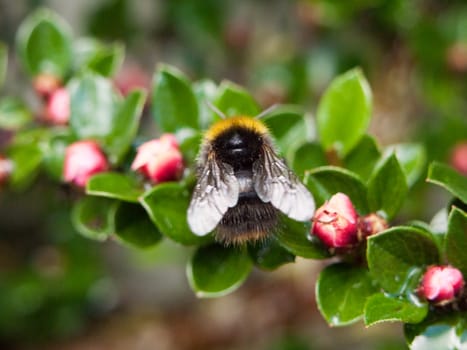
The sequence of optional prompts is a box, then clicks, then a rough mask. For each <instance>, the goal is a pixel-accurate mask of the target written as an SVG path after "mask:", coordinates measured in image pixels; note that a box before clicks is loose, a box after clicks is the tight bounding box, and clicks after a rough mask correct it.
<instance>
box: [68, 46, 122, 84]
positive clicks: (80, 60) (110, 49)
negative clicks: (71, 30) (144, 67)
mask: <svg viewBox="0 0 467 350" xmlns="http://www.w3.org/2000/svg"><path fill="white" fill-rule="evenodd" d="M124 54H125V47H124V46H123V45H122V44H121V43H115V44H111V45H105V44H103V43H102V42H100V41H98V40H95V39H92V38H82V39H78V40H77V41H76V42H75V43H74V45H73V61H74V62H73V66H74V68H75V70H77V71H80V70H86V69H89V70H91V71H93V72H95V73H98V74H100V75H102V76H105V77H111V76H113V75H114V74H115V73H116V72H117V71H118V70H119V68H120V66H121V65H122V63H123V58H124Z"/></svg>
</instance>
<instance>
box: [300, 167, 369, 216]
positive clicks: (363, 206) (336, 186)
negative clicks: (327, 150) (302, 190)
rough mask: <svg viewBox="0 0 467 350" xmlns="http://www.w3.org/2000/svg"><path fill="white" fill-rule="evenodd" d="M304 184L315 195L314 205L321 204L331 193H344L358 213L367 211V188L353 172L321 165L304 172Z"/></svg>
mask: <svg viewBox="0 0 467 350" xmlns="http://www.w3.org/2000/svg"><path fill="white" fill-rule="evenodd" d="M304 183H305V185H306V186H307V187H308V189H309V190H310V191H311V193H312V194H313V195H314V197H315V201H316V206H317V207H319V206H321V205H322V204H323V203H324V202H325V201H326V200H328V199H329V198H330V197H331V196H332V195H333V194H335V193H337V192H342V193H345V194H346V195H347V196H349V198H350V199H351V201H352V203H353V205H354V207H355V209H356V210H357V211H358V212H359V213H360V214H365V213H368V203H367V201H366V196H367V194H366V193H367V190H366V187H365V185H364V184H363V182H362V180H361V179H360V178H359V177H358V176H357V175H356V174H354V173H352V172H350V171H348V170H345V169H342V168H338V167H334V166H323V167H319V168H316V169H313V170H310V171H308V172H306V173H305V179H304Z"/></svg>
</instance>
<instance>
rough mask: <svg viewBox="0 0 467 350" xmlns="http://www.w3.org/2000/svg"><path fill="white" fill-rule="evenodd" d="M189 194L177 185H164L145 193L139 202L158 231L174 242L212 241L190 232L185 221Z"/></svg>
mask: <svg viewBox="0 0 467 350" xmlns="http://www.w3.org/2000/svg"><path fill="white" fill-rule="evenodd" d="M190 200H191V193H190V192H189V191H188V190H187V189H186V188H185V187H183V186H182V185H181V184H179V183H164V184H160V185H157V186H155V187H154V188H153V189H152V190H151V191H149V192H148V193H146V194H145V195H144V196H143V197H142V198H140V202H141V204H142V205H143V207H144V208H145V209H146V211H147V212H148V214H149V217H150V218H151V220H152V221H153V222H154V223H155V224H156V226H157V227H158V229H159V230H160V231H161V232H162V233H163V234H164V235H165V236H167V237H169V238H170V239H172V240H174V241H175V242H178V243H181V244H184V245H197V244H202V243H206V242H208V241H210V240H212V237H211V235H208V236H204V237H199V236H196V235H195V234H194V233H192V232H191V230H190V228H189V226H188V222H187V219H186V215H187V211H188V205H189V203H190ZM200 220H202V218H200Z"/></svg>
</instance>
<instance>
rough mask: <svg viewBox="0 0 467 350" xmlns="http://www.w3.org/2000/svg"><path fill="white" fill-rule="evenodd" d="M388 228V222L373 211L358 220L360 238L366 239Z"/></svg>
mask: <svg viewBox="0 0 467 350" xmlns="http://www.w3.org/2000/svg"><path fill="white" fill-rule="evenodd" d="M387 228H388V222H387V221H386V220H385V219H384V218H382V217H381V216H379V215H378V214H375V213H371V214H368V215H365V216H362V217H360V220H359V222H358V232H359V239H360V240H361V239H364V238H365V237H368V236H371V235H374V234H376V233H378V232H381V231H384V230H385V229H387Z"/></svg>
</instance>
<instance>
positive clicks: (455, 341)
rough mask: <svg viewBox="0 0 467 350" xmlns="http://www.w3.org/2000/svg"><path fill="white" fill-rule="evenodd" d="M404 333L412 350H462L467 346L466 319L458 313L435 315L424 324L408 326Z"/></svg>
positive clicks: (405, 327)
mask: <svg viewBox="0 0 467 350" xmlns="http://www.w3.org/2000/svg"><path fill="white" fill-rule="evenodd" d="M404 333H405V336H406V338H407V342H408V344H409V346H410V349H411V350H460V349H465V348H466V346H467V327H466V319H465V316H460V315H458V314H457V313H448V314H444V315H443V314H438V315H433V316H431V317H430V316H429V317H428V318H427V319H426V320H425V321H424V322H422V323H417V324H406V325H405V326H404Z"/></svg>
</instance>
